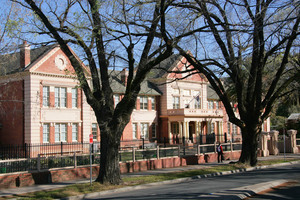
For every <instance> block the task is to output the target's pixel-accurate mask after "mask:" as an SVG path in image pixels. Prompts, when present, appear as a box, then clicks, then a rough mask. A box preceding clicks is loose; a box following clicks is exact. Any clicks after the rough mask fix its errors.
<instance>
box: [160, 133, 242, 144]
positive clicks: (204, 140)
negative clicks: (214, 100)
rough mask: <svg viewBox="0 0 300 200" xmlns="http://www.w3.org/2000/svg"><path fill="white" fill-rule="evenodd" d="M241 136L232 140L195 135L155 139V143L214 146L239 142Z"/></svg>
mask: <svg viewBox="0 0 300 200" xmlns="http://www.w3.org/2000/svg"><path fill="white" fill-rule="evenodd" d="M241 141H242V138H241V135H233V136H232V138H228V134H223V135H219V134H207V135H197V136H195V135H194V136H192V137H182V138H181V137H177V136H174V137H172V138H169V139H168V138H166V137H164V138H157V143H160V144H185V143H193V144H200V145H202V144H214V143H215V142H221V143H226V142H241Z"/></svg>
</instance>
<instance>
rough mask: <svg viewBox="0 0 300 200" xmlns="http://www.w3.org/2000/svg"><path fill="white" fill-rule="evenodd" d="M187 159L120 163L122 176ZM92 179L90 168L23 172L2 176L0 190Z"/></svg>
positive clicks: (94, 171) (94, 169) (95, 173)
mask: <svg viewBox="0 0 300 200" xmlns="http://www.w3.org/2000/svg"><path fill="white" fill-rule="evenodd" d="M186 165H187V164H186V161H185V159H182V158H179V157H174V158H163V159H159V160H144V161H137V162H128V163H120V171H121V173H122V174H124V173H130V172H139V171H147V170H152V169H161V168H171V167H179V166H186ZM98 173H99V166H93V167H92V175H93V177H97V176H98ZM89 177H90V167H89V166H87V167H77V168H64V169H52V170H49V171H42V172H31V173H28V172H23V173H10V174H0V188H15V187H24V186H29V185H34V184H45V183H55V182H62V181H68V180H76V179H83V178H89Z"/></svg>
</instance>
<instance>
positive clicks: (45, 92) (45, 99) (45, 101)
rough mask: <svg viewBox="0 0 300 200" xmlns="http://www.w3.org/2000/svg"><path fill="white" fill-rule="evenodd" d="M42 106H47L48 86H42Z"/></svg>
mask: <svg viewBox="0 0 300 200" xmlns="http://www.w3.org/2000/svg"><path fill="white" fill-rule="evenodd" d="M43 106H49V87H48V86H44V87H43Z"/></svg>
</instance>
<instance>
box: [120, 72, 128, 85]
mask: <svg viewBox="0 0 300 200" xmlns="http://www.w3.org/2000/svg"><path fill="white" fill-rule="evenodd" d="M127 78H128V71H127V70H126V68H124V69H123V70H122V71H121V81H122V83H123V84H124V85H125V87H126V86H127Z"/></svg>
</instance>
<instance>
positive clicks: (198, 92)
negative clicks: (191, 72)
mask: <svg viewBox="0 0 300 200" xmlns="http://www.w3.org/2000/svg"><path fill="white" fill-rule="evenodd" d="M200 95H201V93H200V91H199V90H194V91H193V96H194V97H195V98H196V97H197V96H200Z"/></svg>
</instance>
